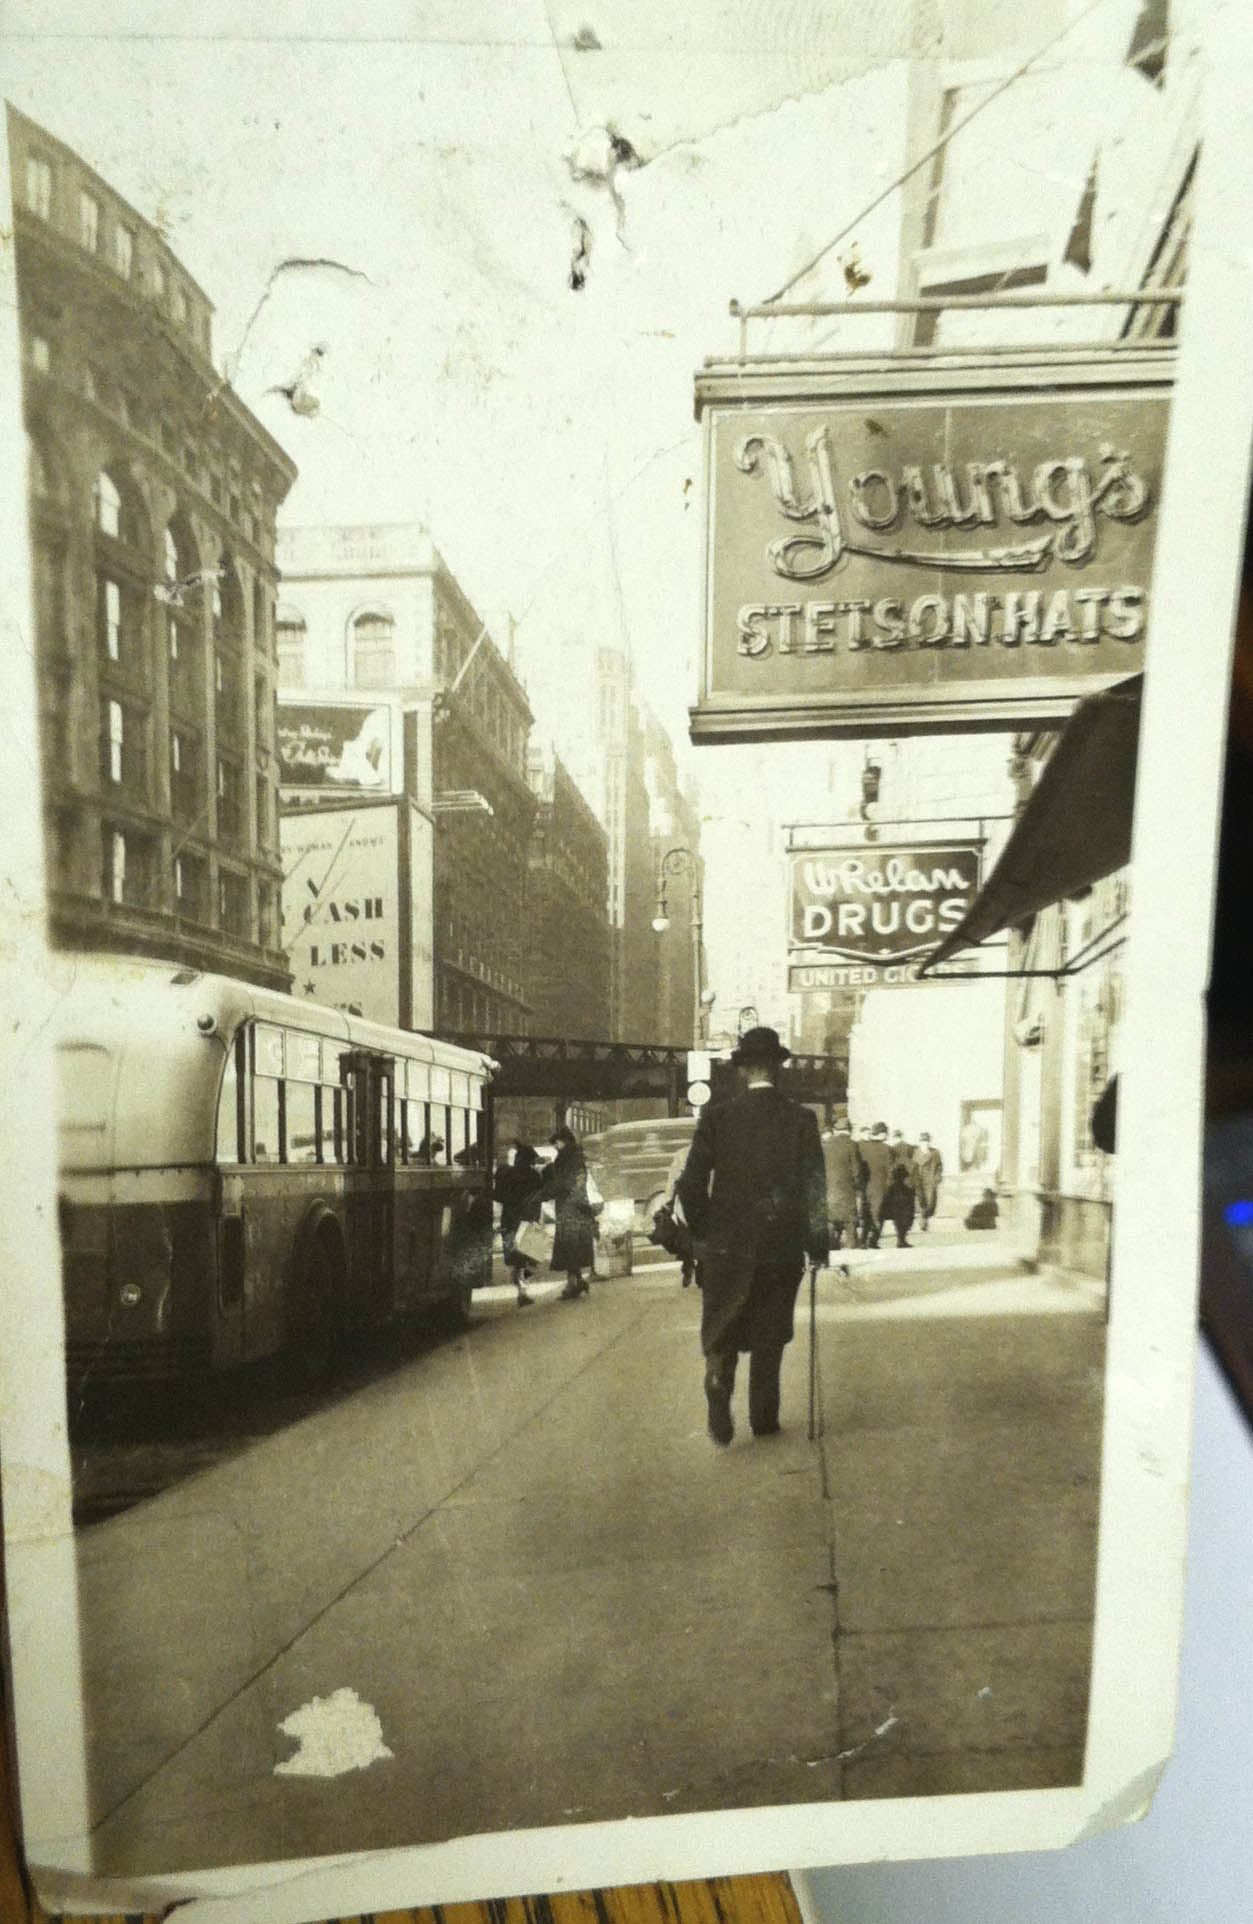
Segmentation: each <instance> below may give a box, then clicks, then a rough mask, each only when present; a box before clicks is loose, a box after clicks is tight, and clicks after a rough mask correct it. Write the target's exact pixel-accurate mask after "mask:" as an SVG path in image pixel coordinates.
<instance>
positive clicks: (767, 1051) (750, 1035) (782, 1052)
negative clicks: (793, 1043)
mask: <svg viewBox="0 0 1253 1924" xmlns="http://www.w3.org/2000/svg"><path fill="white" fill-rule="evenodd" d="M791 1053H792V1051H791V1050H790V1049H786V1048H784V1046H783V1044H782V1043H781V1042H780V1040H779V1032H778V1030H777V1029H766V1028H761V1029H745V1031H744V1033H743V1035H742V1036H741V1037H740V1039H739V1043H738V1044H737V1046H736V1048H735V1050H734V1052H733V1054H732V1056H731V1060H732V1062H733V1063H745V1062H786V1061H787V1059H788V1057H789V1056H790V1055H791Z"/></svg>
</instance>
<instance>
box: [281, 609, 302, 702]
mask: <svg viewBox="0 0 1253 1924" xmlns="http://www.w3.org/2000/svg"><path fill="white" fill-rule="evenodd" d="M274 634H275V639H276V640H277V642H278V678H279V682H280V683H281V685H282V686H283V687H284V688H303V687H304V685H305V675H306V672H307V671H306V663H305V646H306V643H307V642H308V639H309V631H308V629H307V628H306V626H305V618H304V616H303V615H301V614H297V613H296V611H295V609H294V608H282V607H280V608H279V610H278V613H277V614H276V616H275V617H274Z"/></svg>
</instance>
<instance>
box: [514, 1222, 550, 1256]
mask: <svg viewBox="0 0 1253 1924" xmlns="http://www.w3.org/2000/svg"><path fill="white" fill-rule="evenodd" d="M513 1246H514V1248H515V1249H516V1250H517V1252H518V1254H519V1256H525V1257H526V1260H527V1262H528V1263H551V1261H552V1259H553V1233H552V1230H551V1229H549V1227H548V1225H547V1223H520V1224H519V1225H518V1233H517V1235H516V1236H515V1237H514V1239H513Z"/></svg>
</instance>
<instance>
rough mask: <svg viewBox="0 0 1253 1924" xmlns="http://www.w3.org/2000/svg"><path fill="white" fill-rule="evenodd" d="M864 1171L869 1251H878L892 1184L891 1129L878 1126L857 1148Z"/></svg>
mask: <svg viewBox="0 0 1253 1924" xmlns="http://www.w3.org/2000/svg"><path fill="white" fill-rule="evenodd" d="M857 1148H858V1154H859V1155H860V1157H861V1163H862V1169H863V1171H864V1174H863V1176H862V1197H863V1214H862V1220H863V1223H864V1225H865V1242H864V1245H863V1247H864V1248H866V1249H877V1248H878V1247H879V1238H880V1236H881V1235H882V1234H883V1223H884V1208H883V1206H884V1203H885V1201H886V1199H887V1193H888V1184H889V1183H890V1182H891V1180H892V1154H891V1151H890V1150H889V1148H888V1126H887V1124H886V1122H876V1123H875V1125H874V1128H873V1129H872V1130H871V1131H870V1133H869V1135H868V1136H866V1137H864V1139H863V1140H862V1141H861V1142H860V1143H859V1144H858V1145H857Z"/></svg>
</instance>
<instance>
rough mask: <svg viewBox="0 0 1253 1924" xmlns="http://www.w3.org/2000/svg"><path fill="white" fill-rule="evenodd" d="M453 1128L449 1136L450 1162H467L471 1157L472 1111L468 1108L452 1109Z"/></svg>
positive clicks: (450, 1113) (450, 1112)
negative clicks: (469, 1152)
mask: <svg viewBox="0 0 1253 1924" xmlns="http://www.w3.org/2000/svg"><path fill="white" fill-rule="evenodd" d="M448 1114H449V1117H450V1119H451V1122H452V1128H451V1130H450V1132H449V1136H448V1159H449V1161H450V1162H455V1163H462V1164H464V1163H467V1162H468V1161H469V1160H470V1158H469V1155H468V1153H467V1152H468V1150H469V1148H470V1112H469V1110H468V1109H460V1108H458V1109H450V1110H449V1112H448Z"/></svg>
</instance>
